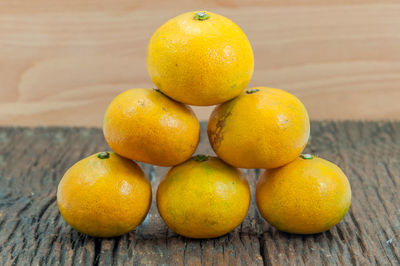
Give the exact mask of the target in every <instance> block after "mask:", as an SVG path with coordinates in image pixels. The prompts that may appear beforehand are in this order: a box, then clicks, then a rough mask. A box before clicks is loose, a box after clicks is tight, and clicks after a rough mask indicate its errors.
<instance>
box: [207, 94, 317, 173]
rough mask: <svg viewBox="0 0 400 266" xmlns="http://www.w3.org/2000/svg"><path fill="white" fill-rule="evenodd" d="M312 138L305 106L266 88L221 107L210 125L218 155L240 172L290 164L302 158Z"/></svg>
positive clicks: (215, 111)
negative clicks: (301, 154)
mask: <svg viewBox="0 0 400 266" xmlns="http://www.w3.org/2000/svg"><path fill="white" fill-rule="evenodd" d="M252 92H253V93H252ZM309 135H310V121H309V118H308V114H307V111H306V109H305V107H304V105H303V104H302V103H301V102H300V101H299V100H298V99H297V98H296V97H295V96H294V95H292V94H290V93H288V92H285V91H283V90H279V89H273V88H267V87H255V88H251V89H248V90H245V91H243V92H242V94H240V95H239V96H238V97H236V98H235V99H233V100H231V101H229V102H226V103H223V104H220V105H218V106H217V107H216V108H215V109H214V111H213V112H212V113H211V116H210V119H209V122H208V137H209V140H210V143H211V146H212V148H213V149H214V151H215V153H216V154H217V155H218V157H220V158H221V159H222V160H224V161H225V162H227V163H229V164H231V165H233V166H235V167H238V168H275V167H279V166H282V165H284V164H287V163H289V162H290V161H293V160H294V159H295V158H296V157H297V156H299V155H300V153H301V152H302V151H303V149H304V147H305V146H306V144H307V141H308V138H309Z"/></svg>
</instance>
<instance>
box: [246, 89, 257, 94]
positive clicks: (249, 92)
mask: <svg viewBox="0 0 400 266" xmlns="http://www.w3.org/2000/svg"><path fill="white" fill-rule="evenodd" d="M257 91H260V90H259V89H250V90H247V91H246V93H247V94H252V93H255V92H257Z"/></svg>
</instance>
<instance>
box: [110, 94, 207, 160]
mask: <svg viewBox="0 0 400 266" xmlns="http://www.w3.org/2000/svg"><path fill="white" fill-rule="evenodd" d="M103 133H104V137H105V139H106V141H107V143H108V145H109V146H110V147H111V149H113V150H114V151H115V152H116V153H118V154H119V155H121V156H124V157H126V158H129V159H132V160H136V161H140V162H144V163H149V164H154V165H159V166H172V165H176V164H179V163H181V162H184V161H185V160H187V159H189V158H190V156H192V154H193V152H194V151H195V150H196V147H197V145H198V143H199V138H200V124H199V121H198V120H197V118H196V115H195V114H194V112H193V111H192V109H191V108H190V107H189V106H186V105H184V104H182V103H178V102H176V101H174V100H172V99H170V98H168V97H167V96H165V95H163V94H162V93H161V92H159V91H156V90H154V89H131V90H127V91H125V92H123V93H121V94H120V95H118V96H117V97H115V99H114V100H113V101H112V102H111V104H110V105H109V106H108V108H107V111H106V113H105V116H104V123H103Z"/></svg>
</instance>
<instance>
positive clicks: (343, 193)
mask: <svg viewBox="0 0 400 266" xmlns="http://www.w3.org/2000/svg"><path fill="white" fill-rule="evenodd" d="M256 202H257V206H258V210H259V211H260V213H261V215H262V216H263V217H264V219H265V220H267V222H268V223H270V224H271V225H272V226H274V227H276V228H277V229H279V230H281V231H285V232H289V233H296V234H315V233H320V232H324V231H326V230H328V229H329V228H331V227H333V226H335V225H336V224H337V223H339V222H340V221H341V220H342V218H343V217H344V216H345V215H346V213H347V211H348V209H349V207H350V203H351V188H350V184H349V181H348V180H347V177H346V176H345V175H344V173H343V172H342V170H340V168H339V167H337V166H336V165H335V164H333V163H331V162H329V161H326V160H324V159H321V158H317V157H314V158H313V159H311V160H306V159H302V158H300V157H299V158H297V159H296V160H294V161H293V162H291V163H289V164H287V165H285V166H283V167H280V168H276V169H272V170H266V171H264V172H263V173H262V174H261V175H260V177H259V179H258V182H257V187H256Z"/></svg>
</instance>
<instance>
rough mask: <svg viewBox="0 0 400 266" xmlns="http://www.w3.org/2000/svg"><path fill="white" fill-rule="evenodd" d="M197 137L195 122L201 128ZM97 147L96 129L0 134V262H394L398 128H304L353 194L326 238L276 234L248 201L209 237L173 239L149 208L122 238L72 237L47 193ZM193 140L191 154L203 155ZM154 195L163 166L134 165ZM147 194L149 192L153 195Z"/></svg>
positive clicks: (399, 184) (399, 226)
mask: <svg viewBox="0 0 400 266" xmlns="http://www.w3.org/2000/svg"><path fill="white" fill-rule="evenodd" d="M202 130H203V132H202V133H205V124H202ZM105 149H107V145H106V143H105V141H104V140H103V136H102V132H101V130H100V129H97V128H96V129H94V128H10V127H4V128H0V151H1V152H0V264H1V265H11V264H22V265H32V264H33V265H38V264H48V265H54V264H59V263H62V264H84V265H89V264H90V265H110V264H115V265H120V264H135V265H152V264H164V265H175V264H178V265H181V264H188V265H200V264H201V265H212V264H215V265H227V264H232V265H237V264H242V265H262V264H263V263H265V264H273V265H279V264H296V265H297V264H298V265H302V264H307V265H320V264H335V263H338V264H347V265H349V264H361V265H367V264H392V265H398V264H399V263H400V243H399V241H400V213H399V208H400V198H399V194H398V191H399V190H400V122H313V123H312V138H311V141H310V145H309V146H308V147H307V152H311V153H313V154H316V155H319V156H321V157H323V158H326V159H328V160H331V161H333V162H335V163H337V164H339V165H340V167H341V168H342V169H343V171H344V172H345V173H347V175H348V177H349V179H350V182H351V185H352V190H353V202H352V206H351V208H350V211H349V213H348V214H347V216H346V217H345V218H344V220H343V221H342V222H341V223H340V224H339V225H338V226H336V227H334V228H332V229H331V230H329V231H328V232H325V233H321V234H316V235H310V236H300V235H291V234H286V233H281V232H278V231H277V230H276V229H274V228H272V227H271V226H269V225H268V224H267V223H266V222H265V221H264V220H263V219H262V218H261V217H260V215H259V213H258V212H257V209H256V207H255V204H254V184H255V182H256V178H257V175H258V174H259V172H260V171H259V170H246V171H245V172H246V174H247V176H248V179H249V183H250V184H251V187H252V195H253V198H252V204H251V207H250V210H249V213H248V215H247V217H246V219H245V220H244V222H243V223H242V224H241V225H240V226H239V227H238V228H237V229H235V230H234V231H233V232H231V233H229V234H228V235H226V236H223V237H220V238H216V239H205V240H193V239H188V238H184V237H181V236H178V235H176V234H175V233H173V232H172V231H171V230H169V229H168V228H167V227H166V226H165V225H164V223H163V222H162V220H161V218H160V216H159V215H158V213H157V209H156V205H155V204H154V201H153V204H152V207H151V209H150V213H149V215H148V216H147V218H146V220H145V221H144V223H143V224H142V225H141V226H139V227H138V228H137V229H135V230H134V231H132V232H131V233H129V234H127V235H124V236H122V237H117V238H110V239H100V238H92V237H87V236H85V235H82V234H80V233H78V232H76V231H75V230H73V229H71V228H70V227H69V226H68V225H67V224H66V223H65V222H64V220H63V219H62V218H61V216H60V214H59V211H58V208H57V204H56V187H57V184H58V182H59V180H60V178H61V177H62V175H63V173H64V171H65V170H66V169H67V168H69V167H70V166H71V165H72V164H73V163H75V162H76V161H77V160H79V159H81V158H83V157H85V156H87V155H90V154H92V153H95V152H98V151H102V150H105ZM210 151H211V150H210V147H209V145H208V143H207V138H206V136H205V135H204V134H203V135H202V139H201V143H200V145H199V148H198V152H201V153H207V152H208V153H209V152H210ZM142 166H143V167H144V169H145V171H146V172H147V174H148V176H149V178H150V180H151V182H152V186H153V193H154V192H155V190H156V188H157V185H158V182H159V179H160V177H161V176H162V175H163V174H164V173H165V171H166V168H160V167H153V166H150V165H143V164H142ZM153 195H154V194H153Z"/></svg>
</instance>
